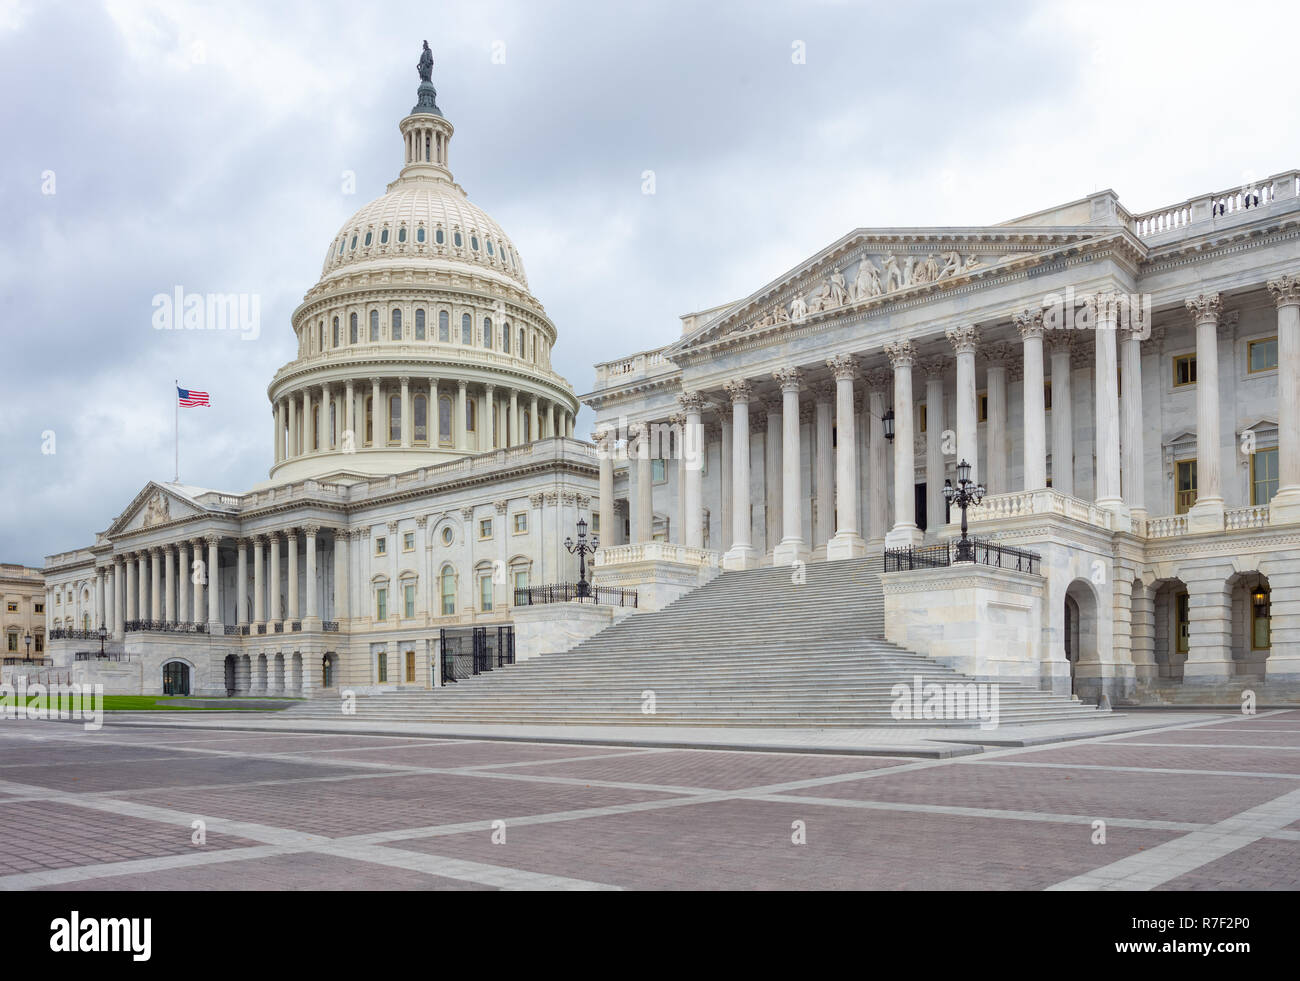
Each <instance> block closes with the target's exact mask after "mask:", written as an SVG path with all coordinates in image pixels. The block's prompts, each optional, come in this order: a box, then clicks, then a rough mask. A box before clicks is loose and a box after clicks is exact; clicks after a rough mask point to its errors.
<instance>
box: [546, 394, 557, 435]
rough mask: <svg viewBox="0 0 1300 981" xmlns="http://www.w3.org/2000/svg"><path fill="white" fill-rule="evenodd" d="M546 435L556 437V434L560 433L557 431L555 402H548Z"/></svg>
mask: <svg viewBox="0 0 1300 981" xmlns="http://www.w3.org/2000/svg"><path fill="white" fill-rule="evenodd" d="M546 435H547V436H548V437H555V436H556V435H558V434H557V433H556V432H555V403H554V402H547V403H546Z"/></svg>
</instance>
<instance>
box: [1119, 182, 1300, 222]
mask: <svg viewBox="0 0 1300 981" xmlns="http://www.w3.org/2000/svg"><path fill="white" fill-rule="evenodd" d="M1297 193H1300V171H1295V170H1286V171H1283V172H1282V173H1280V174H1274V175H1273V176H1272V177H1265V178H1263V179H1261V180H1259V181H1255V182H1252V183H1250V184H1247V185H1241V186H1238V187H1233V188H1229V189H1228V190H1226V191H1217V192H1215V193H1213V194H1201V195H1197V196H1196V197H1194V198H1188V199H1187V200H1186V201H1182V202H1179V203H1178V204H1173V205H1168V206H1166V207H1163V208H1157V209H1156V210H1154V211H1147V212H1144V213H1142V214H1140V215H1133V216H1132V218H1131V219H1130V222H1131V227H1132V229H1133V231H1134V233H1135V234H1136V235H1137V236H1138V237H1139V238H1150V237H1152V236H1154V235H1163V234H1164V233H1166V232H1171V231H1175V230H1177V229H1181V228H1186V227H1188V226H1189V225H1192V224H1195V223H1196V222H1199V221H1205V220H1208V219H1210V218H1217V217H1222V216H1225V215H1233V214H1236V213H1238V212H1242V211H1249V210H1251V209H1253V208H1261V207H1264V206H1266V205H1269V204H1272V203H1273V202H1274V201H1276V200H1279V199H1285V198H1292V199H1295V198H1296V196H1297Z"/></svg>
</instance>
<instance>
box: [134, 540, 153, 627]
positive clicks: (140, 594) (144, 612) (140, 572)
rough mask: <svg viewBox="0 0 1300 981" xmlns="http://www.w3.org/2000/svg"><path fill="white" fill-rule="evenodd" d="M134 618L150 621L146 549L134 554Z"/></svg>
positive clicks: (147, 554) (147, 553)
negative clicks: (136, 610) (135, 611)
mask: <svg viewBox="0 0 1300 981" xmlns="http://www.w3.org/2000/svg"><path fill="white" fill-rule="evenodd" d="M135 566H136V591H135V595H136V606H137V607H138V609H139V612H138V613H137V614H136V616H137V617H138V618H139V619H141V620H148V619H150V609H149V600H150V596H149V552H148V550H147V549H146V550H145V551H142V552H137V553H136V563H135Z"/></svg>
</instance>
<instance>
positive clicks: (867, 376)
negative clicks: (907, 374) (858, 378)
mask: <svg viewBox="0 0 1300 981" xmlns="http://www.w3.org/2000/svg"><path fill="white" fill-rule="evenodd" d="M862 378H863V380H864V381H865V382H866V383H867V388H868V389H869V390H870V391H873V392H880V393H881V394H886V393H888V391H889V386H890V385H891V384H892V383H893V381H894V373H893V372H892V371H890V370H889V369H888V368H872V369H871V370H870V371H866V372H863V374H862Z"/></svg>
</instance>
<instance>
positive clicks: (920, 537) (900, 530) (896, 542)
mask: <svg viewBox="0 0 1300 981" xmlns="http://www.w3.org/2000/svg"><path fill="white" fill-rule="evenodd" d="M924 541H925V532H923V531H921V529H920V528H918V527H916V525H894V527H893V528H891V529H890V530H889V534H887V535H885V548H919V547H920V545H921V543H922V542H924Z"/></svg>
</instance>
